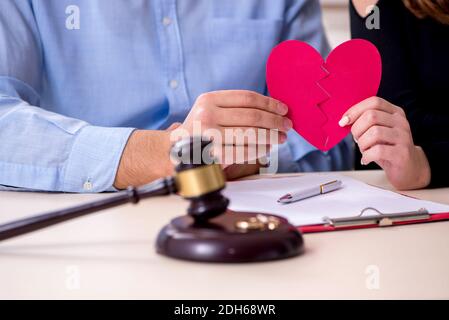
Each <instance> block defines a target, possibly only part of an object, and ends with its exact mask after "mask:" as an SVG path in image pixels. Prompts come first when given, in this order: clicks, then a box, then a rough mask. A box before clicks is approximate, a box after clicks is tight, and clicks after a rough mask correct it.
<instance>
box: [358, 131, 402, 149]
mask: <svg viewBox="0 0 449 320" xmlns="http://www.w3.org/2000/svg"><path fill="white" fill-rule="evenodd" d="M400 134H401V133H400V131H399V130H398V129H395V128H388V127H383V126H373V127H371V128H369V129H368V130H367V131H366V132H365V133H364V134H363V135H362V136H361V137H360V138H359V139H358V140H357V144H358V146H359V148H360V151H361V152H362V153H363V152H365V151H366V150H368V149H369V148H371V147H373V146H375V145H377V144H386V145H395V144H397V143H400V138H401V137H400Z"/></svg>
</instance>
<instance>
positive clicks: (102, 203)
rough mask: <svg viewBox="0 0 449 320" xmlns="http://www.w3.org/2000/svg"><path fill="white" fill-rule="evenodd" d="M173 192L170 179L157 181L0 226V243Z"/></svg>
mask: <svg viewBox="0 0 449 320" xmlns="http://www.w3.org/2000/svg"><path fill="white" fill-rule="evenodd" d="M175 192H176V184H175V182H174V179H173V178H172V177H168V178H163V179H159V180H157V181H155V182H153V183H150V184H148V185H146V186H143V187H139V188H134V187H130V188H128V189H127V190H125V191H121V192H119V193H118V194H116V195H114V196H111V197H110V198H107V199H101V200H97V201H94V202H90V203H86V204H83V205H80V206H76V207H71V208H67V209H62V210H56V211H53V212H49V213H44V214H41V215H37V216H34V217H30V218H25V219H21V220H17V221H13V222H10V223H7V224H4V225H0V241H3V240H6V239H10V238H13V237H17V236H20V235H23V234H26V233H29V232H33V231H37V230H40V229H43V228H46V227H49V226H52V225H55V224H58V223H61V222H64V221H67V220H71V219H75V218H78V217H82V216H85V215H88V214H91V213H95V212H97V211H100V210H104V209H109V208H113V207H117V206H120V205H122V204H126V203H129V202H132V203H134V204H136V203H138V202H139V201H140V200H142V199H146V198H151V197H157V196H163V195H169V194H172V193H175Z"/></svg>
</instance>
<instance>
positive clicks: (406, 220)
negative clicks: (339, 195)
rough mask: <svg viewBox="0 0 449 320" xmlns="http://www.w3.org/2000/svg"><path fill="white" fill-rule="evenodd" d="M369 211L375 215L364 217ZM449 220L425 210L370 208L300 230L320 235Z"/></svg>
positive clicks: (444, 215) (441, 214)
mask: <svg viewBox="0 0 449 320" xmlns="http://www.w3.org/2000/svg"><path fill="white" fill-rule="evenodd" d="M368 211H373V212H375V214H370V215H364V214H365V213H366V212H368ZM444 220H449V212H447V213H438V214H431V213H429V212H428V211H427V209H425V208H421V209H419V210H417V211H404V212H397V213H382V212H380V211H379V210H377V209H376V208H373V207H368V208H365V209H364V210H362V212H361V213H360V215H358V216H353V217H347V218H334V219H332V218H328V217H323V224H319V225H310V226H301V227H298V229H299V230H300V231H301V232H302V233H318V232H330V231H343V230H356V229H367V228H377V227H379V228H384V227H392V226H400V225H409V224H417V223H427V222H437V221H444Z"/></svg>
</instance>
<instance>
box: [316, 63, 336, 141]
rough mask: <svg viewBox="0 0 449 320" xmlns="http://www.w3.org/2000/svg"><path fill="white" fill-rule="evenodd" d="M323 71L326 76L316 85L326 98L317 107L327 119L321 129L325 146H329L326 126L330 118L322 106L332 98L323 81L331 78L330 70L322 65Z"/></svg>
mask: <svg viewBox="0 0 449 320" xmlns="http://www.w3.org/2000/svg"><path fill="white" fill-rule="evenodd" d="M321 69H322V70H323V71H324V72H325V75H324V76H323V77H322V78H321V79H320V80H318V81H317V82H316V85H317V86H318V88H319V89H320V90H321V91H322V92H323V93H324V95H325V96H326V98H323V99H322V100H320V101H318V102H317V104H316V107H317V108H318V110H319V111H320V113H321V114H322V115H323V117H324V118H325V119H326V121H325V122H324V123H323V125H322V126H321V129H322V130H323V132H324V133H325V134H326V140H325V141H324V146H327V144H328V142H329V133H328V132H327V131H326V124H327V123H328V122H329V117H328V116H327V114H326V112H324V110H323V109H322V105H323V104H324V103H326V102H327V101H329V100H330V99H331V98H332V97H331V95H330V94H329V92H328V91H327V90H326V89H325V88H324V86H323V85H322V81H324V80H325V79H327V78H328V77H329V76H330V72H329V70H327V69H326V67H325V65H324V64H322V65H321Z"/></svg>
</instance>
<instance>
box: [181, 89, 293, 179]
mask: <svg viewBox="0 0 449 320" xmlns="http://www.w3.org/2000/svg"><path fill="white" fill-rule="evenodd" d="M287 112H288V108H287V106H286V105H284V104H283V103H281V102H279V101H277V100H275V99H272V98H270V97H266V96H264V95H261V94H258V93H256V92H252V91H245V90H224V91H214V92H209V93H205V94H203V95H201V96H200V97H198V99H197V100H196V102H195V104H194V106H193V108H192V110H191V111H190V113H189V115H188V117H187V119H186V120H185V121H184V123H183V124H182V125H181V126H180V129H181V130H184V131H187V132H188V133H189V134H202V135H205V136H207V137H211V138H213V140H214V155H215V156H216V157H217V158H218V159H219V160H220V163H222V164H223V165H224V167H226V166H228V165H232V164H235V163H239V164H243V163H248V162H252V163H253V164H256V159H258V158H260V157H263V156H265V155H266V154H267V153H268V152H269V150H270V147H271V145H273V144H279V143H283V142H285V141H286V139H287V135H286V132H287V131H289V130H290V129H291V128H292V122H291V120H290V119H288V118H287V117H286V114H287ZM198 129H199V130H200V132H196V131H197V130H198ZM273 134H274V135H273ZM217 135H218V137H217ZM273 136H274V137H276V138H275V139H274V140H273V139H272V137H273ZM261 147H263V148H261ZM260 150H262V154H261V152H259V151H260ZM241 156H243V157H241ZM245 171H246V170H243V171H242V172H245ZM253 171H254V170H253Z"/></svg>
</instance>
